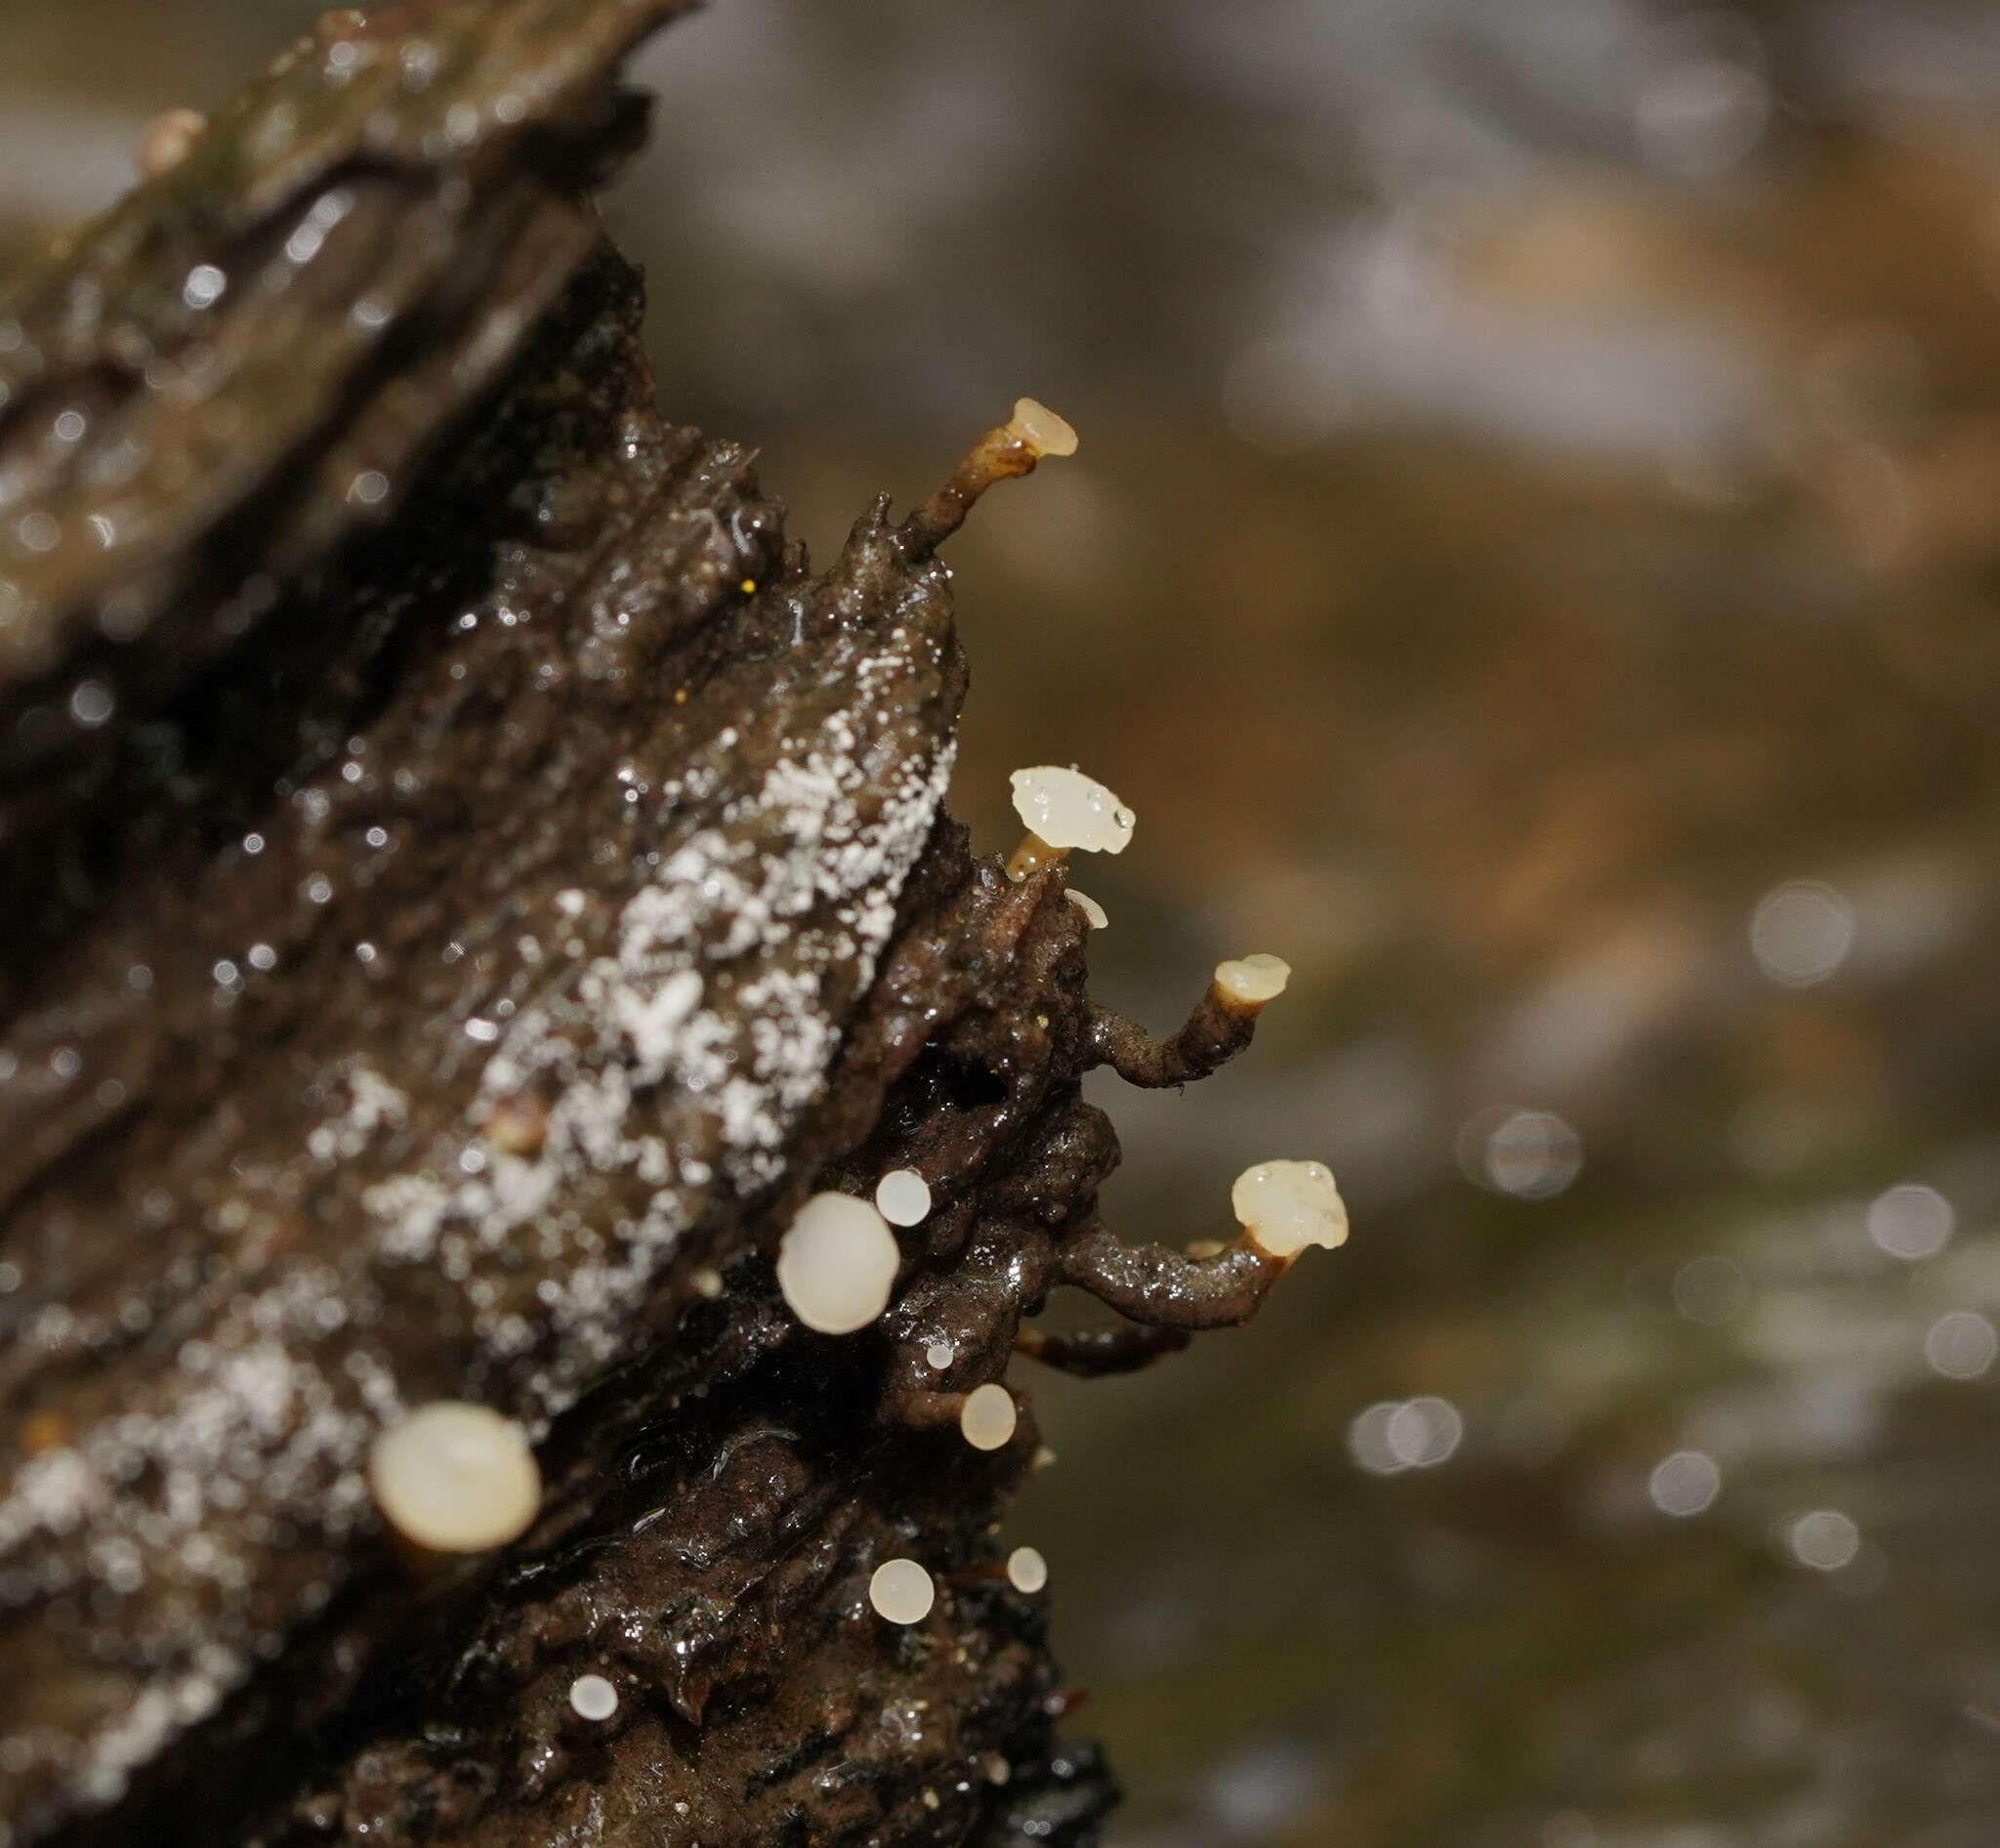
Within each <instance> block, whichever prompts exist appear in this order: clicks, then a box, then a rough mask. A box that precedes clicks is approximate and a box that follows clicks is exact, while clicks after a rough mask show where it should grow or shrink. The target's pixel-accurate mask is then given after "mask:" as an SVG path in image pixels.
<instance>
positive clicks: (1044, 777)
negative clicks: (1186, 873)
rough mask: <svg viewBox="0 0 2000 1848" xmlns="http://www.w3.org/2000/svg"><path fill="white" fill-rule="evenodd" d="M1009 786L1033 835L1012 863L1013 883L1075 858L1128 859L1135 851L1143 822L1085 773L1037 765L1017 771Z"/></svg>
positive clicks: (1029, 834) (1018, 812)
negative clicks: (1136, 828)
mask: <svg viewBox="0 0 2000 1848" xmlns="http://www.w3.org/2000/svg"><path fill="white" fill-rule="evenodd" d="M1009 781H1010V782H1011V783H1012V784H1013V786H1014V812H1015V814H1016V815H1018V816H1020V817H1021V825H1022V826H1023V827H1025V828H1026V829H1027V834H1026V835H1025V837H1024V838H1023V839H1022V841H1021V845H1020V846H1019V847H1017V848H1016V849H1015V850H1014V854H1013V857H1012V858H1011V859H1010V860H1009V861H1008V862H1007V871H1008V874H1009V876H1010V877H1012V878H1016V879H1024V878H1025V877H1026V876H1027V875H1028V874H1029V873H1030V872H1032V871H1034V870H1035V869H1036V868H1037V867H1038V866H1046V865H1049V864H1052V863H1055V862H1058V861H1063V860H1064V859H1066V858H1067V857H1068V856H1069V854H1070V853H1071V852H1082V853H1086V854H1122V853H1123V852H1124V851H1125V849H1126V848H1127V847H1128V846H1130V845H1131V842H1132V829H1133V827H1134V825H1135V824H1136V822H1137V820H1138V817H1136V816H1135V815H1134V814H1133V813H1132V811H1131V810H1130V809H1128V808H1127V807H1126V806H1125V805H1124V803H1122V802H1120V801H1119V800H1118V798H1117V797H1116V796H1115V795H1113V794H1112V793H1111V791H1110V790H1108V789H1106V788H1105V787H1104V784H1103V783H1101V782H1099V781H1097V780H1096V779H1095V778H1093V777H1086V776H1085V775H1084V774H1083V773H1082V772H1081V771H1080V770H1077V769H1075V768H1074V767H1071V768H1070V769H1067V770H1065V769H1063V767H1062V766H1061V765H1058V764H1037V765H1034V766H1032V767H1031V768H1029V769H1027V770H1017V771H1016V772H1015V773H1014V775H1013V776H1012V777H1010V778H1009Z"/></svg>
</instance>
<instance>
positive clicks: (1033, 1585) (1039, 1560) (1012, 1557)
mask: <svg viewBox="0 0 2000 1848" xmlns="http://www.w3.org/2000/svg"><path fill="white" fill-rule="evenodd" d="M1007 1580H1008V1583H1010V1584H1011V1585H1013V1587H1014V1588H1015V1590H1016V1591H1039V1590H1041V1588H1042V1587H1043V1586H1044V1585H1046V1584H1047V1583H1048V1582H1049V1562H1048V1561H1047V1560H1045V1559H1044V1558H1043V1557H1042V1556H1041V1554H1040V1553H1038V1552H1036V1551H1035V1549H1034V1548H1033V1547H1032V1546H1017V1547H1016V1548H1015V1549H1014V1551H1013V1552H1011V1553H1009V1554H1008V1555H1007Z"/></svg>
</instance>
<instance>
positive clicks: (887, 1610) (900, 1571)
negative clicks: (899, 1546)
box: [868, 1559, 937, 1623]
mask: <svg viewBox="0 0 2000 1848" xmlns="http://www.w3.org/2000/svg"><path fill="white" fill-rule="evenodd" d="M868 1602H869V1603H870V1604H872V1605H873V1606H874V1607H875V1614H876V1615H877V1616H878V1617H885V1618H887V1619H888V1620H889V1621H890V1622H891V1623H921V1622H923V1620H924V1619H925V1618H926V1617H929V1616H930V1615H931V1607H932V1605H934V1604H935V1603H937V1586H936V1585H934V1584H933V1583H932V1582H931V1575H930V1574H929V1573H927V1572H926V1571H925V1570H924V1569H923V1567H921V1566H919V1565H918V1564H917V1562H916V1561H915V1560H913V1559H886V1560H884V1561H883V1562H882V1564H881V1565H879V1566H878V1567H876V1568H875V1572H874V1575H873V1576H872V1577H871V1578H870V1579H869V1580H868Z"/></svg>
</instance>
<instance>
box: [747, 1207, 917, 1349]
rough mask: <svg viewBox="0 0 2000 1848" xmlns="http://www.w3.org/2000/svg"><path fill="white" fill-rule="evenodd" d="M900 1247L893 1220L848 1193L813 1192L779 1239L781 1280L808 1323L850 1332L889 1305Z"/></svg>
mask: <svg viewBox="0 0 2000 1848" xmlns="http://www.w3.org/2000/svg"><path fill="white" fill-rule="evenodd" d="M900 1257H901V1253H900V1252H899V1251H898V1250H897V1249H896V1235H895V1234H894V1233H893V1232H891V1231H890V1230H889V1222H888V1221H887V1220H885V1219H884V1218H883V1217H882V1215H881V1214H880V1213H879V1212H877V1211H876V1209H875V1208H874V1207H873V1206H871V1205H870V1204H869V1203H868V1202H867V1201H866V1200H863V1199H855V1198H854V1197H853V1196H852V1195H849V1194H815V1195H813V1197H812V1198H811V1199H809V1200H808V1201H807V1202H806V1203H805V1205H804V1206H802V1207H800V1209H799V1216H798V1217H797V1218H796V1219H794V1220H793V1221H792V1223H791V1227H790V1229H789V1230H788V1231H787V1232H786V1233H785V1236H784V1237H783V1238H782V1239H779V1240H778V1247H777V1286H778V1288H779V1289H780V1290H781V1291H783V1293H784V1299H785V1302H786V1304H787V1306H788V1307H789V1308H790V1309H791V1312H792V1314H793V1315H795V1316H797V1317H798V1319H799V1320H800V1321H801V1322H803V1323H805V1324H806V1326H807V1327H809V1328H814V1329H817V1330H818V1332H819V1333H821V1334H852V1333H854V1330H855V1329H856V1328H865V1327H866V1326H867V1325H868V1324H869V1323H871V1322H873V1321H875V1319H876V1318H877V1317H879V1316H880V1315H881V1314H882V1312H883V1311H884V1310H885V1309H887V1308H888V1307H889V1295H890V1291H891V1290H892V1289H894V1288H895V1286H896V1265H897V1263H898V1262H899V1261H900Z"/></svg>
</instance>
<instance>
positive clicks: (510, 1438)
mask: <svg viewBox="0 0 2000 1848" xmlns="http://www.w3.org/2000/svg"><path fill="white" fill-rule="evenodd" d="M368 1488H369V1491H370V1492H371V1493H372V1494H373V1495H374V1497H375V1504H376V1506H377V1507H379V1508H380V1509H381V1510H382V1517H383V1519H384V1520H385V1521H387V1522H388V1523H389V1525H390V1526H391V1527H392V1528H393V1529H395V1531H396V1533H398V1534H400V1535H401V1536H402V1537H403V1538H404V1539H405V1540H407V1541H408V1542H410V1544H411V1545H413V1546H417V1547H420V1548H422V1549H423V1550H424V1551H426V1552H430V1553H484V1552H488V1551H490V1550H491V1549H492V1548H494V1547H496V1546H505V1545H507V1544H508V1543H509V1542H510V1541H512V1540H517V1539H519V1538H520V1537H521V1534H523V1533H526V1532H527V1530H528V1529H529V1527H530V1526H532V1525H533V1523H534V1518H535V1516H536V1515H537V1514H538V1513H539V1512H540V1510H541V1505H542V1474H541V1471H540V1470H539V1469H538V1468H537V1467H536V1465H535V1457H534V1451H533V1450H532V1449H529V1447H528V1441H527V1434H526V1433H525V1432H524V1431H522V1430H521V1427H520V1426H519V1425H518V1424H516V1423H515V1422H514V1421H513V1420H512V1419H511V1418H503V1417H502V1416H501V1415H500V1414H499V1413H498V1412H497V1411H494V1410H493V1409H492V1408H491V1407H486V1406H472V1405H465V1404H462V1403H460V1402H458V1401H455V1400H439V1401H437V1402H436V1403H435V1404H432V1405H428V1406H425V1407H421V1408H420V1409H419V1410H417V1411H414V1412H412V1413H411V1414H410V1416H409V1417H408V1418H406V1419H405V1420H404V1421H403V1422H402V1423H401V1424H399V1425H396V1426H394V1427H392V1428H391V1429H390V1430H387V1431H385V1432H383V1433H382V1435H381V1436H380V1437H378V1438H377V1439H376V1440H375V1445H374V1449H372V1450H371V1451H370V1453H369V1457H368Z"/></svg>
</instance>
